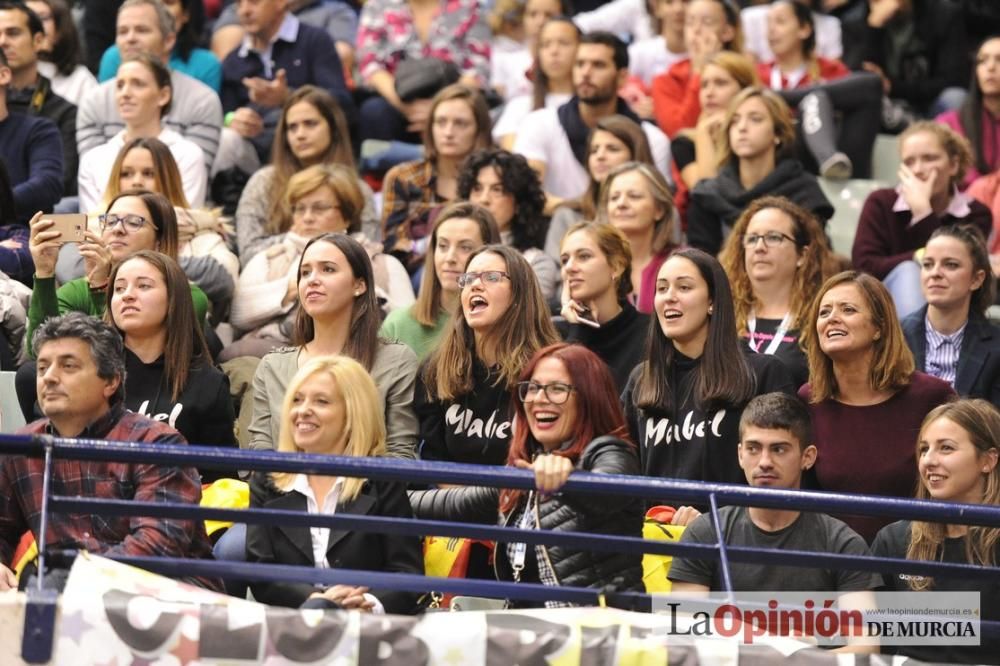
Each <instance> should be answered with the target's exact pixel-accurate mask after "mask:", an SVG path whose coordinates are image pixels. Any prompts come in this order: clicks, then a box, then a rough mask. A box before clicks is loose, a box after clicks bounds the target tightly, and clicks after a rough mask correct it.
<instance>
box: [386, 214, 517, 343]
mask: <svg viewBox="0 0 1000 666" xmlns="http://www.w3.org/2000/svg"><path fill="white" fill-rule="evenodd" d="M499 242H500V230H499V229H497V224H496V221H495V220H494V219H493V216H492V215H491V214H490V212H489V211H488V210H486V209H485V208H483V207H482V206H477V205H475V204H473V203H469V202H468V201H456V202H455V203H453V204H449V205H448V206H446V207H445V208H444V210H442V211H441V213H440V214H439V215H438V216H437V219H435V220H434V226H433V227H432V228H431V236H430V243H428V245H427V255H426V257H425V258H424V271H423V274H422V276H421V278H420V290H419V292H418V293H417V300H416V302H415V303H414V304H413V305H411V306H410V307H408V308H401V309H399V310H394V311H392V312H390V313H389V316H387V317H386V318H385V321H384V322H382V329H381V332H382V335H383V336H385V337H386V338H387V339H389V340H399V341H400V342H403V343H405V344H407V345H409V347H410V348H411V349H413V351H414V352H416V354H417V356H418V357H419V358H424V357H425V356H427V355H428V354H429V353H430V352H431V351H433V349H434V347H435V346H436V345H437V343H438V340H440V338H441V334H442V333H444V330H445V328H446V327H447V325H448V321H449V320H450V319H451V313H452V312H454V311H455V310H456V309H457V308H458V300H459V295H460V294H461V293H462V288H461V287H459V286H458V276H459V275H461V274H462V272H463V271H464V270H465V264H466V263H467V262H468V260H469V257H470V256H471V255H472V253H473V252H475V251H476V250H478V249H479V248H481V247H482V246H483V245H489V244H494V243H499Z"/></svg>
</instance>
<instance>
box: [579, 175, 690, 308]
mask: <svg viewBox="0 0 1000 666" xmlns="http://www.w3.org/2000/svg"><path fill="white" fill-rule="evenodd" d="M599 209H600V211H601V213H600V216H601V217H600V219H601V220H602V221H606V222H607V223H608V224H611V225H612V226H614V227H615V228H617V229H618V230H619V231H621V232H622V234H624V235H625V238H627V239H628V243H629V247H630V248H631V250H632V270H631V271H630V274H629V275H628V276H627V278H628V279H629V281H630V282H631V283H632V294H633V296H632V303H633V304H634V305H635V308H636V310H638V311H639V312H645V313H647V314H648V313H649V312H651V311H652V309H653V293H654V291H655V286H656V274H657V272H658V271H659V270H660V266H662V265H663V262H664V261H666V260H667V257H669V256H670V254H671V252H673V251H674V250H675V249H677V245H678V243H677V240H678V238H679V236H680V233H679V232H678V231H677V230H676V229H675V225H674V199H673V195H671V193H670V186H669V185H668V184H667V181H666V179H665V178H664V177H663V176H662V175H661V174H660V172H659V171H657V170H656V169H655V168H654V167H651V166H650V165H648V164H643V163H641V162H626V163H625V164H620V165H619V166H617V167H615V168H614V169H612V170H611V171H610V172H609V173H608V176H607V178H606V179H605V181H604V186H603V187H602V188H601V200H600V204H599Z"/></svg>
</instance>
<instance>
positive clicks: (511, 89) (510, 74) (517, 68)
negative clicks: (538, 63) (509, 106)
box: [490, 45, 534, 100]
mask: <svg viewBox="0 0 1000 666" xmlns="http://www.w3.org/2000/svg"><path fill="white" fill-rule="evenodd" d="M518 46H519V47H520V48H517V49H496V48H494V49H493V50H492V51H491V52H490V84H491V85H492V86H493V87H494V88H496V89H497V90H502V91H503V97H504V99H508V100H509V99H511V98H514V97H517V96H518V95H528V94H530V93H531V89H532V86H531V81H529V80H528V70H529V69H531V65H532V63H533V62H534V58H533V57H532V55H531V51H530V50H529V49H528V47H527V46H521V45H518Z"/></svg>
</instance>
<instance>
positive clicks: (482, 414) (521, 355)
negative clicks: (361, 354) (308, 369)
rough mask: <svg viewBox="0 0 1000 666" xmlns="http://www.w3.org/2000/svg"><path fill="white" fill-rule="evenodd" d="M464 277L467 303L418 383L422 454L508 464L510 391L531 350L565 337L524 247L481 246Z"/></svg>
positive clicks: (462, 298) (415, 398)
mask: <svg viewBox="0 0 1000 666" xmlns="http://www.w3.org/2000/svg"><path fill="white" fill-rule="evenodd" d="M458 284H459V286H460V287H461V289H462V293H461V296H460V303H461V308H460V310H458V311H456V312H455V313H454V314H453V315H452V318H451V322H450V323H449V325H448V328H447V329H446V330H445V333H444V336H443V337H442V339H441V341H440V343H439V344H438V346H437V349H436V350H435V351H434V352H433V353H432V354H431V356H430V357H429V358H428V359H427V360H426V361H425V362H424V364H423V366H422V367H421V369H420V372H419V374H418V379H417V385H416V388H415V389H414V396H413V401H414V408H415V409H416V412H417V418H418V419H419V420H420V439H422V440H423V448H422V449H421V451H420V457H421V458H424V459H428V460H450V461H456V462H472V463H482V464H490V465H502V464H503V463H504V461H505V460H507V452H508V445H509V442H510V434H511V423H510V410H509V405H510V403H509V401H510V391H511V389H513V387H514V384H515V383H516V382H517V380H518V377H519V376H520V374H521V370H522V369H523V368H524V366H525V365H526V364H527V362H528V360H529V359H531V357H532V355H533V354H534V353H535V352H536V351H538V350H539V349H541V348H542V347H545V346H546V345H549V344H552V343H554V342H556V341H557V340H558V339H559V338H558V336H557V335H556V331H555V329H554V328H553V326H552V322H551V320H550V319H549V315H548V308H547V307H546V304H545V300H544V299H543V298H542V292H541V289H539V287H538V282H537V280H536V279H535V274H534V272H533V271H532V270H531V266H530V265H529V264H528V262H527V261H526V260H525V259H524V256H523V255H522V254H521V253H520V252H519V251H518V250H516V249H514V248H512V247H509V246H506V245H487V246H485V247H483V248H481V249H479V250H477V251H476V252H474V253H473V254H472V255H470V259H469V261H468V263H467V264H466V267H465V272H464V273H463V274H462V275H460V276H459V278H458Z"/></svg>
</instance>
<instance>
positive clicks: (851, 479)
mask: <svg viewBox="0 0 1000 666" xmlns="http://www.w3.org/2000/svg"><path fill="white" fill-rule="evenodd" d="M807 322H808V325H807V326H805V327H804V332H803V336H802V346H803V348H804V349H805V350H806V354H807V356H808V358H809V383H808V384H806V385H805V386H803V387H802V388H800V389H799V396H800V397H801V398H802V399H803V400H806V401H808V403H809V411H810V413H811V415H812V422H813V432H814V434H815V439H816V442H815V444H816V448H817V449H818V451H819V453H818V456H817V459H816V465H815V467H814V469H815V473H816V480H817V481H818V483H819V486H820V487H821V488H822V489H823V490H828V491H831V492H849V493H860V494H867V495H889V496H892V497H908V496H909V495H910V493H911V492H912V490H913V487H914V483H915V482H916V480H917V475H916V468H915V466H914V464H913V459H912V458H911V457H910V456H909V455H908V452H909V451H910V447H911V446H913V440H914V438H916V436H917V433H918V432H919V430H920V422H921V421H922V420H923V418H924V416H925V415H926V414H927V413H928V412H929V411H931V410H932V409H933V408H934V407H937V406H938V405H940V404H942V403H945V402H948V401H950V400H952V399H953V398H954V397H955V393H954V391H952V390H951V386H949V385H948V383H947V382H945V381H942V380H940V379H938V378H937V377H932V376H930V375H927V374H924V373H922V372H919V371H917V370H916V369H915V366H914V362H913V354H912V353H910V350H909V348H908V347H907V346H906V339H905V338H904V336H903V330H902V329H901V328H900V326H899V319H898V318H897V316H896V308H895V307H894V306H893V304H892V297H891V296H890V295H889V292H888V291H887V290H886V288H885V287H884V286H883V285H882V283H881V282H879V281H878V280H877V279H876V278H874V277H872V276H871V275H867V274H865V273H858V272H855V271H844V272H842V273H838V274H837V275H834V276H833V277H831V278H830V279H828V280H827V281H826V282H824V283H823V286H822V287H821V288H820V290H819V292H818V293H817V294H816V298H815V299H814V300H813V302H812V307H811V308H810V309H809V318H808V320H807ZM843 520H844V522H846V523H847V524H848V525H849V526H850V527H851V528H852V529H854V530H855V531H856V532H857V533H858V534H860V535H861V536H863V537H865V539H866V540H867V541H869V542H870V541H871V539H872V538H873V537H874V536H875V533H876V532H877V531H878V530H879V529H880V528H881V527H883V526H884V525H885V524H886V523H887V521H886V520H885V519H882V518H875V517H855V516H846V517H844V518H843Z"/></svg>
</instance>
